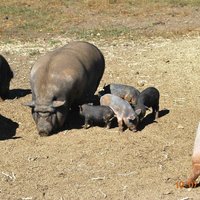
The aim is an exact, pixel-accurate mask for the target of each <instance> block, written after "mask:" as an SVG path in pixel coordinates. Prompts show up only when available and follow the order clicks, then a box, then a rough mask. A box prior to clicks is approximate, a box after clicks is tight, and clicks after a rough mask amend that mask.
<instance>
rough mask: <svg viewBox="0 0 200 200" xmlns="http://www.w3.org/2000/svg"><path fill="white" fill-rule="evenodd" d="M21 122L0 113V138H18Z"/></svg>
mask: <svg viewBox="0 0 200 200" xmlns="http://www.w3.org/2000/svg"><path fill="white" fill-rule="evenodd" d="M18 127H19V124H18V123H16V122H14V121H12V120H11V119H8V118H6V117H4V116H2V115H0V140H7V139H17V137H15V135H16V129H17V128H18Z"/></svg>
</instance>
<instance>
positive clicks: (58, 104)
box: [52, 101, 65, 108]
mask: <svg viewBox="0 0 200 200" xmlns="http://www.w3.org/2000/svg"><path fill="white" fill-rule="evenodd" d="M64 104H65V101H53V103H52V107H53V108H58V107H61V106H63V105H64Z"/></svg>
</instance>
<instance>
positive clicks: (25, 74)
mask: <svg viewBox="0 0 200 200" xmlns="http://www.w3.org/2000/svg"><path fill="white" fill-rule="evenodd" d="M175 9H176V12H175V13H183V10H184V9H185V10H187V13H189V14H188V15H187V18H188V23H190V24H191V27H193V28H191V29H192V33H193V34H192V35H191V30H189V31H188V27H189V26H186V28H185V29H184V31H185V30H186V29H187V31H186V32H184V33H185V34H184V35H179V36H177V34H176V33H177V32H176V31H174V32H172V33H174V35H173V34H172V36H173V37H166V35H165V37H161V36H159V34H158V36H156V37H154V38H151V37H144V38H142V39H141V38H139V39H137V40H135V39H133V38H131V37H126V36H123V35H121V36H120V37H113V38H112V37H109V38H103V37H100V36H99V37H98V36H97V37H95V38H93V37H92V36H91V37H90V38H89V39H88V40H87V41H89V42H91V43H93V44H95V45H96V46H97V47H98V48H99V49H100V50H101V51H102V52H103V54H104V55H105V60H106V70H105V73H104V76H103V78H102V81H101V83H100V85H99V88H98V89H99V90H100V89H102V87H103V85H104V84H105V83H107V84H108V83H123V84H128V85H132V86H135V87H137V88H138V89H139V90H140V91H142V90H143V89H144V88H146V87H148V86H155V87H156V88H158V89H159V91H160V94H161V98H160V115H161V117H160V118H159V119H158V120H156V121H153V120H152V118H151V115H150V112H148V113H147V116H146V118H145V120H144V123H143V124H142V125H141V127H140V130H139V131H138V132H136V133H132V132H130V131H129V130H126V131H125V132H124V133H119V132H118V128H117V127H116V128H112V129H110V130H107V129H105V128H102V127H92V128H90V129H87V130H85V129H82V128H80V127H78V126H77V127H76V126H75V124H76V121H77V119H76V117H74V116H72V117H70V120H69V121H70V123H69V124H70V125H69V126H70V127H69V129H67V130H65V131H62V132H59V133H58V134H55V135H52V136H50V137H45V138H41V137H40V136H39V135H38V134H37V130H36V127H35V124H34V122H33V119H32V116H31V111H30V109H29V108H28V107H25V106H23V105H22V104H23V103H26V102H28V101H30V100H31V94H30V93H29V91H28V90H29V89H30V85H29V74H30V70H31V67H32V65H33V63H34V62H35V61H36V60H37V58H38V57H39V56H41V55H43V54H45V52H47V51H49V50H51V49H54V48H56V47H58V46H62V45H64V44H66V43H68V42H69V41H73V40H77V38H78V37H77V35H74V36H70V37H68V35H67V34H66V35H65V34H63V35H59V34H57V35H56V34H55V35H53V36H51V37H50V36H49V38H48V39H44V38H45V36H44V35H42V36H40V37H38V38H35V39H34V40H32V41H24V40H21V39H19V38H20V37H19V38H17V39H15V40H11V42H7V39H8V38H6V37H5V35H4V36H3V35H2V38H3V39H2V40H1V42H0V50H1V54H3V55H4V56H5V57H6V59H7V60H8V62H9V63H10V65H11V67H12V69H13V71H14V74H15V77H14V79H13V80H12V82H11V91H10V96H11V98H10V99H8V100H6V101H4V102H1V103H0V114H1V116H0V138H1V140H0V152H1V154H0V199H2V200H40V199H46V200H66V199H70V200H71V199H77V200H85V199H113V200H118V199H119V200H121V199H129V200H132V199H141V200H146V199H149V200H151V199H155V200H157V199H164V200H168V199H170V200H171V199H177V200H192V199H194V200H198V199H200V188H199V187H197V188H194V189H191V188H189V189H185V188H177V183H180V182H181V181H185V180H186V178H187V176H188V174H189V172H190V168H191V155H192V148H193V143H194V138H195V131H196V128H197V125H198V122H199V116H200V94H199V89H200V88H199V86H200V79H199V75H200V72H199V63H200V56H199V52H200V37H199V33H198V31H197V27H198V25H199V24H198V23H199V21H198V22H196V21H195V20H194V19H199V18H198V16H199V11H198V8H195V9H194V8H188V7H186V8H185V7H184V8H182V7H177V8H173V9H172V10H173V11H174V10H175ZM169 10H170V8H169ZM169 10H165V11H166V13H165V14H166V16H168V12H169ZM172 10H170V11H172ZM194 10H195V11H194ZM193 11H194V12H193ZM195 12H196V14H195ZM98 16H101V15H98ZM139 16H141V15H139ZM142 16H143V18H141V19H140V17H138V15H137V16H136V17H138V20H139V19H140V20H141V21H142V19H143V23H144V24H145V22H146V23H147V19H146V18H145V16H144V15H142ZM184 16H185V15H184ZM184 16H183V15H182V17H184ZM109 17H110V18H112V19H113V20H115V18H114V16H110V15H109ZM109 17H108V19H110V18H109ZM154 17H156V16H155V15H154ZM162 17H163V18H162V19H163V20H164V19H166V18H167V17H164V16H162ZM179 17H180V18H179ZM126 19H127V18H126V16H125V17H124V20H123V19H121V20H122V21H123V22H124V23H126V21H125V20H126ZM156 19H158V20H157V21H160V18H156ZM174 19H175V20H174V21H173V20H171V21H170V20H169V21H170V23H171V26H170V27H176V28H177V27H178V26H180V22H181V16H180V15H178V17H177V18H176V17H175V18H174ZM182 19H183V18H182ZM189 19H191V20H189ZM145 20H146V21H145ZM135 21H137V18H136V19H135ZM169 21H168V22H169ZM192 21H193V22H194V21H195V23H192ZM131 23H133V22H132V21H131ZM133 24H134V23H133ZM161 25H162V23H158V26H161ZM176 25H177V26H176ZM85 26H87V24H86V25H85ZM183 26H184V25H183ZM156 28H157V26H156ZM162 28H163V30H164V31H165V28H166V27H165V28H164V27H162ZM166 30H169V29H166ZM173 30H174V29H173ZM178 30H181V28H180V29H178ZM152 31H153V32H156V33H160V31H159V30H156V29H155V26H151V27H149V31H148V33H149V34H150V33H152ZM181 33H182V32H181ZM30 34H31V33H30ZM129 34H130V33H129ZM144 35H145V36H146V35H147V34H146V32H145V34H144ZM150 35H151V34H150ZM129 36H130V35H129ZM24 37H25V36H24ZM23 39H25V40H26V39H27V37H25V38H23Z"/></svg>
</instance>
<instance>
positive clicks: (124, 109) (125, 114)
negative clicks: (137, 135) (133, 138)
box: [100, 94, 141, 131]
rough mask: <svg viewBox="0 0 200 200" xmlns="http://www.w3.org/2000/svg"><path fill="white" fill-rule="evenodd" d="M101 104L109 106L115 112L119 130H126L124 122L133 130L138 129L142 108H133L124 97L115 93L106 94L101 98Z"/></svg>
mask: <svg viewBox="0 0 200 200" xmlns="http://www.w3.org/2000/svg"><path fill="white" fill-rule="evenodd" d="M100 104H101V105H104V106H109V107H110V108H111V109H112V110H113V111H114V113H115V115H116V117H117V121H118V126H119V130H120V131H123V130H124V124H125V125H126V126H127V127H128V128H129V129H130V130H131V131H136V128H137V125H138V122H139V117H138V115H139V114H140V112H141V109H138V110H135V111H134V110H133V108H132V107H131V105H130V104H129V103H128V102H127V101H126V100H124V99H122V98H120V97H118V96H115V95H113V94H105V95H103V96H102V97H101V98H100Z"/></svg>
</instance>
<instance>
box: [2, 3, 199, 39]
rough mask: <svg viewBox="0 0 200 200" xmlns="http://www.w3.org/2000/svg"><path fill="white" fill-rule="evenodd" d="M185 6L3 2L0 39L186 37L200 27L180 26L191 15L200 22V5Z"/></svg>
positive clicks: (167, 4) (163, 4)
mask: <svg viewBox="0 0 200 200" xmlns="http://www.w3.org/2000/svg"><path fill="white" fill-rule="evenodd" d="M181 2H182V3H180V2H179V1H175V0H174V1H172V0H166V1H164V0H161V1H156V0H150V1H145V0H142V1H139V0H99V1H97V0H79V1H72V0H68V1H67V0H63V1H58V0H50V1H42V0H35V1H33V0H27V1H25V0H21V1H17V0H12V1H11V0H7V1H6V0H2V1H1V3H0V10H1V12H0V19H1V21H0V22H1V23H0V38H1V39H7V40H8V39H13V38H14V39H23V40H24V39H26V40H32V39H36V38H38V37H43V38H48V37H49V36H56V35H62V34H66V35H67V36H69V37H70V36H76V37H79V38H87V39H89V38H91V37H92V38H94V37H97V38H99V37H100V38H104V39H105V38H113V37H119V36H122V37H129V38H131V37H132V38H134V39H135V38H136V39H137V38H140V37H141V36H145V37H152V36H164V37H170V36H173V35H182V34H187V33H189V32H191V31H194V30H196V29H197V28H198V27H199V24H196V25H193V26H191V27H190V26H188V25H187V24H186V25H185V26H183V27H182V28H180V27H179V26H180V23H183V22H185V21H187V20H188V21H189V20H190V19H188V16H191V19H193V20H194V21H195V20H196V21H197V22H198V21H199V20H198V19H195V18H194V17H193V16H192V15H193V12H198V7H191V6H196V5H199V1H197V0H196V1H181ZM184 2H185V3H184ZM169 5H170V6H169ZM183 5H189V6H183ZM177 6H178V7H177ZM195 10H196V11H195ZM180 17H181V18H182V19H180ZM183 18H185V19H183ZM182 20H183V21H182ZM173 23H177V25H178V27H177V26H176V25H174V26H173V25H172V26H171V24H173ZM183 25H184V23H183ZM30 32H31V34H30Z"/></svg>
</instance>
